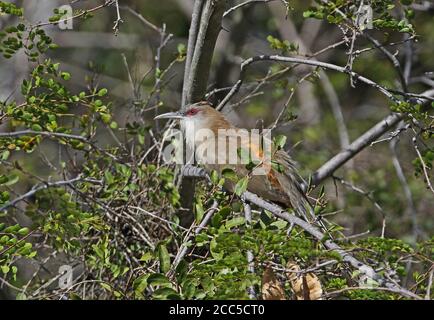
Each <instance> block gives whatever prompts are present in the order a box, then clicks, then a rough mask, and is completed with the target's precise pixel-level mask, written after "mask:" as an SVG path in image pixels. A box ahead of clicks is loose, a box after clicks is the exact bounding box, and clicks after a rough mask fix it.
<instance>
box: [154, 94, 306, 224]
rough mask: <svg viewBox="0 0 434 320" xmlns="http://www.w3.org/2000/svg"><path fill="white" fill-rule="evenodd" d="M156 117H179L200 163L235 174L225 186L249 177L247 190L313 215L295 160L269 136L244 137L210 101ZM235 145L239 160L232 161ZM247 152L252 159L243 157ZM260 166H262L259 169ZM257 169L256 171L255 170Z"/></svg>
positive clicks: (212, 168)
mask: <svg viewBox="0 0 434 320" xmlns="http://www.w3.org/2000/svg"><path fill="white" fill-rule="evenodd" d="M155 119H174V120H179V121H180V127H181V131H182V132H183V136H184V138H185V141H186V145H187V147H188V148H190V149H193V150H195V159H196V161H197V163H198V164H199V165H202V166H203V167H204V169H205V170H206V171H207V172H208V173H211V172H212V171H216V172H217V173H218V174H220V175H222V174H223V173H224V172H230V173H231V175H229V176H232V174H234V175H235V179H225V183H224V188H225V189H227V190H229V191H230V192H232V193H234V192H235V189H236V184H237V181H239V180H240V179H243V178H245V177H247V179H248V180H247V188H246V190H248V191H250V192H252V193H255V194H256V195H258V196H260V197H261V198H263V199H264V200H269V201H271V202H274V203H277V204H280V205H283V206H285V207H286V208H292V209H293V210H294V211H295V212H296V213H297V214H298V215H300V216H302V217H304V218H305V219H312V218H313V217H314V213H313V212H314V211H313V207H312V205H311V204H310V202H309V200H308V198H307V196H306V194H305V192H304V190H303V185H306V184H305V181H304V180H303V178H302V177H301V176H300V174H299V173H298V170H297V167H296V163H295V161H294V160H293V159H292V158H291V157H290V156H289V154H288V153H287V152H285V151H284V150H283V149H282V148H277V147H276V145H275V144H274V143H273V142H270V141H269V139H268V138H267V139H264V140H262V141H261V140H260V139H256V136H255V134H253V135H252V136H251V137H250V139H245V133H246V132H248V131H247V129H243V128H237V127H235V126H234V125H233V124H232V123H231V122H230V121H229V120H228V119H227V118H226V117H225V115H224V114H223V113H221V112H220V111H217V110H216V109H215V108H214V107H213V106H212V105H211V104H210V103H209V102H207V101H199V102H196V103H193V104H190V105H188V106H186V107H185V108H184V109H182V110H181V111H177V112H169V113H164V114H160V115H158V116H156V117H155ZM256 135H257V134H256ZM234 144H235V145H236V148H234V146H233V145H234ZM265 145H269V146H270V147H271V152H270V153H269V155H270V158H271V159H270V160H271V162H270V161H268V163H267V164H265V163H264V158H265V155H264V154H265V153H266V152H265V150H264V146H265ZM230 149H232V153H231V152H230ZM234 149H236V157H237V159H236V161H233V160H234V159H233V154H234V152H233V150H234ZM246 155H248V157H249V162H248V163H245V161H244V162H243V161H240V160H242V158H243V157H246ZM231 157H232V158H231ZM261 161H262V162H261ZM259 167H261V169H263V170H257V169H258V168H259ZM228 170H229V171H228ZM255 170H256V174H252V172H254V171H255ZM258 172H259V173H258Z"/></svg>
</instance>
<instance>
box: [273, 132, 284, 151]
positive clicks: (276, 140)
mask: <svg viewBox="0 0 434 320" xmlns="http://www.w3.org/2000/svg"><path fill="white" fill-rule="evenodd" d="M285 143H286V136H284V135H278V136H276V137H275V138H274V144H275V145H276V148H278V149H283V147H284V146H285Z"/></svg>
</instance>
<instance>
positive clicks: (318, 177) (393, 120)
mask: <svg viewBox="0 0 434 320" xmlns="http://www.w3.org/2000/svg"><path fill="white" fill-rule="evenodd" d="M403 117H404V116H403V115H402V114H399V113H392V114H390V115H388V116H387V117H386V118H384V119H383V120H381V121H380V122H378V123H377V124H376V125H375V126H373V127H372V128H371V129H369V130H368V131H366V132H365V133H364V134H362V135H361V136H360V137H358V138H357V139H356V140H354V142H353V143H351V144H350V145H349V146H348V148H346V149H344V150H342V151H341V152H339V153H338V154H337V155H335V156H334V157H333V158H331V159H330V160H329V161H327V162H326V163H325V164H323V165H322V166H321V168H319V169H318V170H316V171H315V172H314V173H313V175H312V184H313V185H315V186H317V185H319V184H320V183H321V182H322V181H323V180H324V179H326V178H328V177H330V176H331V175H332V174H333V172H335V171H336V170H337V169H338V168H340V167H341V166H342V165H343V164H345V163H346V162H347V161H348V160H350V159H351V158H353V157H354V156H355V155H356V154H358V153H359V152H360V151H362V150H363V149H364V148H366V147H367V146H369V145H370V144H371V142H372V141H374V140H376V139H378V138H379V137H381V136H382V135H383V134H384V133H386V132H387V131H389V130H390V129H391V128H393V127H394V126H396V125H397V124H398V122H399V121H401V120H402V118H403Z"/></svg>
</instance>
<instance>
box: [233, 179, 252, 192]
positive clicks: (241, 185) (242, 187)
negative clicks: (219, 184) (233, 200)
mask: <svg viewBox="0 0 434 320" xmlns="http://www.w3.org/2000/svg"><path fill="white" fill-rule="evenodd" d="M248 183H249V177H244V178H242V179H241V180H239V181H238V182H237V184H236V185H235V190H234V191H235V194H237V195H238V196H241V195H242V194H243V193H244V192H245V191H246V190H247V185H248Z"/></svg>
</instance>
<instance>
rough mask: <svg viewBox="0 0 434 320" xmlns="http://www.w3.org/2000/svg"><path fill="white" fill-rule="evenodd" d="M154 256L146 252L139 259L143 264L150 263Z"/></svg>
mask: <svg viewBox="0 0 434 320" xmlns="http://www.w3.org/2000/svg"><path fill="white" fill-rule="evenodd" d="M153 257H154V256H153V255H152V253H151V252H146V253H144V254H143V255H142V257H141V258H140V259H139V260H140V261H143V262H148V261H150V260H151V259H152V258H153Z"/></svg>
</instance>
